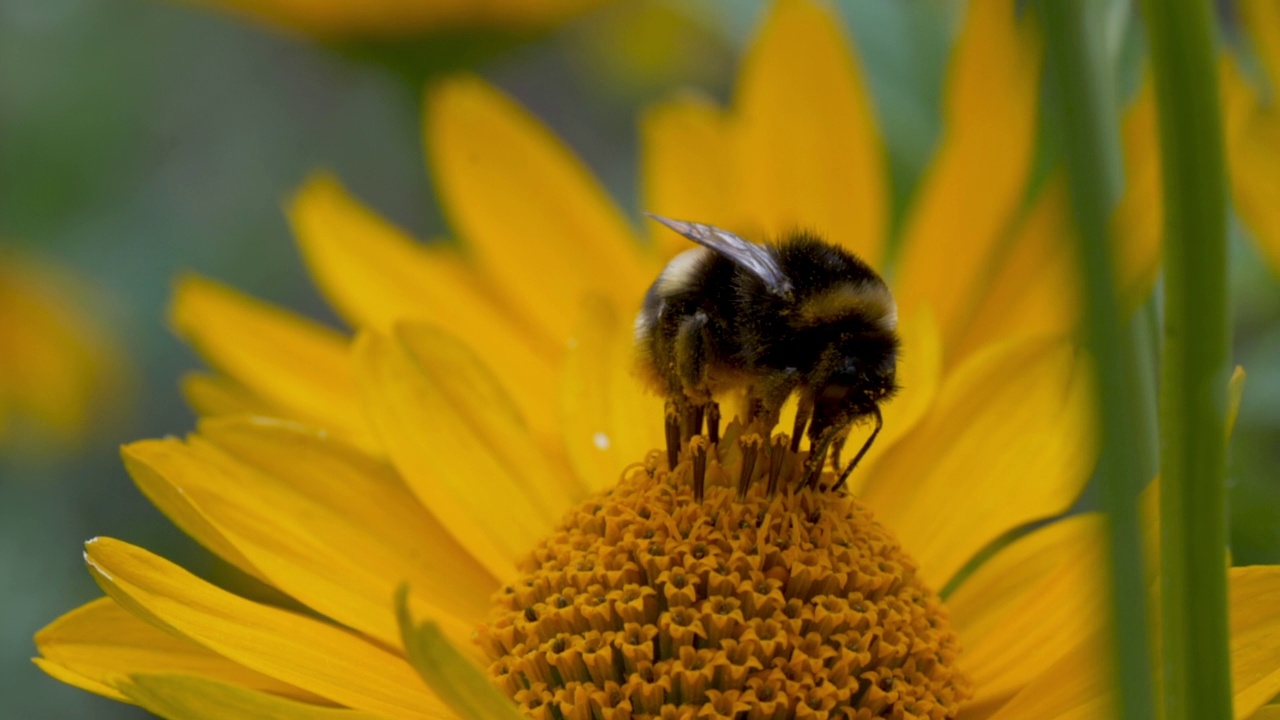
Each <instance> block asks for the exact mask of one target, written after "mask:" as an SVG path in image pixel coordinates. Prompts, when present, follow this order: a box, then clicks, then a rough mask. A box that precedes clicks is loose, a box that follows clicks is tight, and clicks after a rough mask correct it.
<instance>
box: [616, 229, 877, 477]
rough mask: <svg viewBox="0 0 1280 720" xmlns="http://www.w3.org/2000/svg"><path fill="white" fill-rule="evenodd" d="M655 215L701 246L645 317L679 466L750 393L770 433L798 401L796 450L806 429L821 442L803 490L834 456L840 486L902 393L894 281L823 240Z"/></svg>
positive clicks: (671, 450) (678, 264)
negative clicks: (851, 451)
mask: <svg viewBox="0 0 1280 720" xmlns="http://www.w3.org/2000/svg"><path fill="white" fill-rule="evenodd" d="M649 217H651V218H653V219H654V220H656V221H658V222H660V223H662V224H663V225H665V226H667V227H668V228H670V229H672V230H674V231H676V232H678V233H680V234H681V235H683V236H684V237H686V238H688V239H689V240H692V241H693V242H695V243H697V244H698V245H699V247H695V248H691V249H689V250H686V251H685V252H683V253H681V254H680V255H677V256H676V257H675V258H673V259H672V260H671V262H670V263H668V264H667V266H666V268H664V269H663V270H662V272H661V273H660V274H659V275H658V278H657V280H655V281H654V283H653V285H652V286H650V288H649V290H648V292H647V293H646V294H645V297H644V303H643V306H642V307H641V309H640V313H639V315H638V316H637V318H636V326H635V334H636V345H637V350H638V355H639V366H640V371H641V375H642V376H643V377H644V378H645V379H646V380H647V381H649V382H650V384H651V385H653V386H654V387H655V388H656V389H657V390H658V391H659V392H660V393H662V394H663V395H664V396H665V397H666V399H667V403H666V440H667V460H668V462H669V464H670V467H672V468H674V467H675V466H676V463H677V462H678V460H679V456H680V448H681V445H682V444H683V443H685V442H687V441H688V440H689V439H690V438H692V437H694V436H696V435H700V434H702V425H703V420H704V418H705V420H706V422H707V435H708V439H709V441H710V442H711V443H716V442H718V440H719V423H720V408H719V405H718V404H717V402H716V400H715V398H716V397H718V396H721V395H722V394H723V393H726V392H729V391H734V390H745V391H746V396H747V401H748V402H747V414H748V417H747V421H748V422H756V423H759V425H760V430H761V431H762V433H763V434H764V436H765V437H769V436H770V435H771V434H772V430H773V428H774V427H775V426H776V425H777V424H778V420H779V414H780V412H781V409H782V405H783V403H784V402H785V401H786V400H787V398H789V397H790V396H791V395H792V394H793V393H797V394H798V395H799V410H798V412H797V414H796V422H795V428H794V432H793V433H792V435H791V451H792V452H797V451H799V448H800V438H801V437H802V436H804V435H805V434H806V426H807V435H808V438H809V444H810V454H809V457H808V459H807V460H806V462H805V468H804V474H803V476H802V477H803V480H802V484H803V485H807V486H810V487H817V484H818V478H819V476H820V475H821V472H822V467H823V465H824V464H825V462H826V457H827V454H828V453H829V452H831V451H832V450H833V449H834V453H833V461H832V465H833V469H834V471H835V472H836V474H837V475H838V480H837V482H836V483H835V484H834V486H833V489H839V488H840V487H841V486H843V485H844V482H845V480H847V479H848V476H849V473H850V472H852V470H853V468H854V467H855V466H856V465H857V464H858V461H859V460H861V459H862V457H863V456H864V455H865V454H866V452H867V450H868V449H870V448H871V445H872V443H873V442H874V441H875V439H876V435H878V434H879V432H880V429H881V427H882V426H883V424H884V421H883V419H882V418H881V415H880V403H882V402H884V401H885V400H887V399H888V398H890V397H891V396H892V395H893V393H894V392H895V391H896V390H897V384H896V381H895V374H896V370H897V360H898V352H899V346H900V342H899V339H898V335H897V306H896V305H895V303H894V301H893V295H892V294H891V293H890V292H889V288H888V286H887V285H886V284H885V282H884V280H883V279H881V277H880V276H879V275H878V274H876V272H875V271H874V270H872V269H871V267H870V266H869V265H867V264H866V263H865V262H863V261H862V260H861V259H859V258H858V257H856V256H855V255H853V254H852V253H850V252H849V251H847V250H845V249H843V248H841V247H839V246H836V245H833V244H831V243H829V242H826V241H825V240H823V239H821V238H819V237H817V236H816V235H813V234H811V233H807V232H795V233H791V234H789V235H786V236H784V237H782V238H781V239H780V240H779V241H778V242H777V243H771V244H765V245H761V244H757V243H753V242H749V241H747V240H744V239H742V238H740V237H738V236H737V235H734V234H733V233H731V232H728V231H726V230H722V229H720V228H717V227H712V226H710V225H703V224H701V223H693V222H682V221H679V220H672V219H669V218H665V217H660V216H657V215H650V216H649ZM868 418H869V419H871V420H873V421H874V423H875V427H874V429H873V430H872V432H871V435H870V436H869V437H868V438H867V440H866V441H865V443H864V444H863V446H862V448H861V449H860V450H859V451H858V454H857V455H856V456H855V457H854V458H853V460H852V461H851V462H850V463H849V465H848V466H847V467H845V468H844V469H843V470H841V468H840V467H839V466H840V454H841V450H842V448H843V445H844V440H845V438H846V437H847V435H848V430H849V429H850V428H851V426H852V425H853V424H854V423H857V422H860V421H863V420H865V419H868ZM698 474H700V473H695V475H698ZM700 479H701V478H695V495H696V496H698V497H700V496H701V494H702V493H701V492H699V491H700V490H701V483H700V482H699V480H700ZM744 482H745V481H744ZM770 489H771V490H772V489H773V487H772V485H771V488H770ZM739 492H740V493H744V492H745V488H742V489H740V491H739Z"/></svg>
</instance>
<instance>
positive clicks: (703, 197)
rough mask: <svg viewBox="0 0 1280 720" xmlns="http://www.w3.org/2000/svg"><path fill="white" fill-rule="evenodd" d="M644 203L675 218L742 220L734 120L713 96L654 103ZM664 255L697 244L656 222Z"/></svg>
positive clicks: (644, 132) (644, 163)
mask: <svg viewBox="0 0 1280 720" xmlns="http://www.w3.org/2000/svg"><path fill="white" fill-rule="evenodd" d="M640 143H641V156H640V162H641V172H640V177H641V178H642V179H643V182H644V186H643V187H642V188H641V193H642V195H641V197H642V201H641V208H642V209H643V210H645V211H646V212H651V213H657V214H658V215H664V216H666V217H671V218H679V219H684V220H693V221H696V222H703V223H710V224H712V225H719V226H722V227H730V226H733V225H735V224H736V223H737V222H738V212H737V211H738V203H737V202H736V199H735V197H734V188H735V183H736V181H737V178H735V177H734V176H735V173H734V171H733V144H732V141H731V137H730V125H729V120H728V118H727V117H726V116H725V113H724V111H722V110H721V109H720V108H718V107H716V106H715V104H713V103H712V102H711V101H710V100H707V99H705V98H702V97H700V96H689V95H686V96H684V97H681V98H678V99H676V100H671V101H669V102H665V103H662V104H660V105H658V106H656V107H653V108H651V109H650V110H649V111H648V112H646V113H645V115H644V118H643V119H642V120H641V122H640ZM653 230H654V235H653V237H654V240H655V241H656V242H655V244H656V246H657V248H658V256H659V257H660V258H662V259H663V260H669V259H671V258H672V257H675V255H676V254H677V253H679V252H681V251H683V250H688V249H689V248H690V247H692V246H691V245H690V244H689V241H688V240H686V239H684V238H683V237H681V236H679V235H677V234H676V233H673V232H670V231H668V230H667V229H666V228H660V227H654V228H653Z"/></svg>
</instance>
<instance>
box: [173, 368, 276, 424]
mask: <svg viewBox="0 0 1280 720" xmlns="http://www.w3.org/2000/svg"><path fill="white" fill-rule="evenodd" d="M181 388H182V397H183V399H184V400H186V401H187V405H188V406H189V407H190V408H191V409H192V410H194V411H195V413H196V414H197V415H200V416H210V417H216V416H218V415H279V414H280V410H279V409H278V408H273V407H271V405H270V403H268V402H267V401H266V400H263V399H262V398H260V397H257V396H256V395H254V394H253V393H251V392H249V390H248V389H247V388H245V387H244V386H243V385H241V384H240V383H237V382H236V381H234V380H232V379H230V378H227V377H223V376H222V375H213V374H209V373H198V372H193V373H187V374H186V375H183V376H182V380H181Z"/></svg>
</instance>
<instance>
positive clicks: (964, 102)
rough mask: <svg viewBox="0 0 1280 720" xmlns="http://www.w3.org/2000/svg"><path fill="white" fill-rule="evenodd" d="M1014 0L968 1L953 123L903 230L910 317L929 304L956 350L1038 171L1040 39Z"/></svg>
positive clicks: (949, 118) (950, 90)
mask: <svg viewBox="0 0 1280 720" xmlns="http://www.w3.org/2000/svg"><path fill="white" fill-rule="evenodd" d="M1016 5H1017V3H1016V2H1015V0H989V1H988V2H972V3H969V4H968V15H967V17H966V18H965V24H964V28H963V29H962V31H961V34H960V38H959V41H958V45H957V47H956V49H955V50H954V51H953V53H952V58H951V66H950V69H949V71H948V78H947V89H946V105H945V120H944V122H945V125H944V129H943V136H942V139H941V141H940V144H939V148H938V151H937V154H936V155H935V157H934V159H933V164H932V167H931V168H930V169H929V171H928V173H927V174H926V176H925V177H924V179H923V180H922V185H921V188H920V190H919V192H918V199H917V200H916V203H915V206H914V208H913V209H912V210H911V213H910V215H909V216H908V218H907V221H906V226H905V228H904V231H903V233H904V234H903V257H902V259H901V270H900V278H899V282H898V284H897V289H896V292H897V294H898V298H899V303H900V305H901V307H902V312H903V315H904V317H910V316H911V314H912V313H914V312H915V310H916V308H917V307H919V306H920V305H921V304H924V303H927V304H929V305H930V306H931V307H933V309H934V311H935V312H937V313H938V320H939V323H940V324H941V326H942V331H943V338H944V340H945V342H944V346H945V347H947V348H948V351H949V350H950V348H951V347H952V342H953V340H954V339H955V337H956V334H957V333H958V332H959V331H960V330H962V329H963V319H964V318H966V317H967V316H968V315H969V314H970V312H971V311H972V307H973V303H974V301H975V299H976V298H977V296H978V294H979V293H980V291H981V290H982V289H983V287H984V281H985V279H986V278H985V273H986V270H987V266H988V263H989V262H990V259H991V257H992V252H993V251H994V250H995V249H996V246H997V245H998V244H999V241H1000V238H1001V236H1002V234H1003V233H1004V232H1005V231H1006V230H1007V229H1008V227H1009V225H1010V223H1011V222H1012V220H1013V219H1014V217H1015V215H1016V212H1017V210H1018V208H1019V206H1020V205H1021V203H1022V200H1023V195H1024V193H1025V186H1026V183H1027V179H1028V177H1029V175H1030V172H1031V167H1032V160H1033V155H1034V149H1035V138H1036V116H1037V110H1038V108H1039V77H1040V56H1041V53H1040V39H1039V37H1038V35H1037V33H1036V32H1035V28H1034V24H1033V18H1032V16H1033V15H1034V13H1028V12H1019V11H1018V9H1017V7H1016Z"/></svg>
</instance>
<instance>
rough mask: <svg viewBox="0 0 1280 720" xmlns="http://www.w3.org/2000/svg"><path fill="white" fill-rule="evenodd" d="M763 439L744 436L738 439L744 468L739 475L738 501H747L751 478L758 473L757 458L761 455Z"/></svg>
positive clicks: (756, 436)
mask: <svg viewBox="0 0 1280 720" xmlns="http://www.w3.org/2000/svg"><path fill="white" fill-rule="evenodd" d="M761 444H762V443H761V439H760V436H759V435H742V436H740V437H739V438H738V446H739V447H741V448H742V468H741V472H740V474H739V475H738V501H739V502H741V501H743V500H746V499H747V490H749V489H750V488H751V476H752V475H754V474H755V471H756V458H757V457H758V456H759V454H760V445H761Z"/></svg>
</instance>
